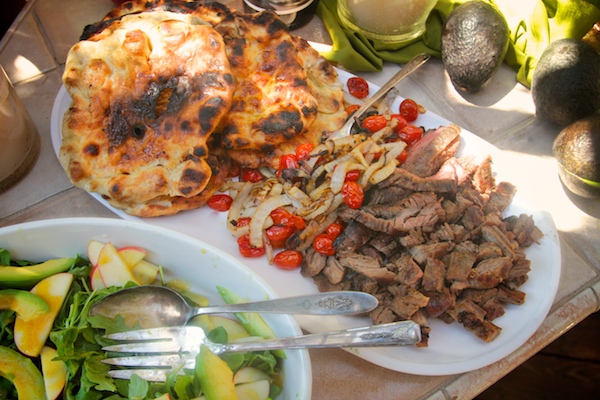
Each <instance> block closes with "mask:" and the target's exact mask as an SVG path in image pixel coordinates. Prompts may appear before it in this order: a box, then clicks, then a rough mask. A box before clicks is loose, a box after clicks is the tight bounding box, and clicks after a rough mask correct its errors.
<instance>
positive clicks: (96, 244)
mask: <svg viewBox="0 0 600 400" xmlns="http://www.w3.org/2000/svg"><path fill="white" fill-rule="evenodd" d="M103 247H104V243H102V242H100V241H98V240H90V242H89V243H88V246H87V253H88V260H90V263H91V264H92V265H93V266H94V267H95V266H96V265H98V256H100V250H102V248H103Z"/></svg>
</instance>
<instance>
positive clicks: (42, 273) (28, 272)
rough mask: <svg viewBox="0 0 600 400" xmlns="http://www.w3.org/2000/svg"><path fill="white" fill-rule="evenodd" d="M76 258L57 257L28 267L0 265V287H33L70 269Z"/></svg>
mask: <svg viewBox="0 0 600 400" xmlns="http://www.w3.org/2000/svg"><path fill="white" fill-rule="evenodd" d="M74 262H75V259H74V258H55V259H51V260H48V261H45V262H43V263H40V264H36V265H31V266H27V267H13V266H0V288H2V287H4V288H16V289H31V288H32V287H33V286H34V285H35V284H36V283H38V282H39V281H41V280H42V279H44V278H47V277H48V276H50V275H54V274H58V273H59V272H65V271H68V270H69V269H70V268H71V267H72V266H73V263H74Z"/></svg>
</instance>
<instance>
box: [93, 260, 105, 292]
mask: <svg viewBox="0 0 600 400" xmlns="http://www.w3.org/2000/svg"><path fill="white" fill-rule="evenodd" d="M90 285H91V286H92V290H100V289H104V288H106V286H104V281H103V280H102V275H100V268H98V266H97V265H96V266H95V267H94V268H93V269H92V274H91V276H90Z"/></svg>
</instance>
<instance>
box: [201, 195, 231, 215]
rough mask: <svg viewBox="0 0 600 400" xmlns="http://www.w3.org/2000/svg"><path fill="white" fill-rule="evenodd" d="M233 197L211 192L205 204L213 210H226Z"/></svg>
mask: <svg viewBox="0 0 600 400" xmlns="http://www.w3.org/2000/svg"><path fill="white" fill-rule="evenodd" d="M231 203H233V199H232V198H231V196H230V195H228V194H224V193H223V194H221V193H219V194H213V195H212V196H211V197H210V198H209V199H208V201H207V202H206V204H207V205H208V206H209V207H210V208H212V209H213V210H215V211H228V210H229V207H231Z"/></svg>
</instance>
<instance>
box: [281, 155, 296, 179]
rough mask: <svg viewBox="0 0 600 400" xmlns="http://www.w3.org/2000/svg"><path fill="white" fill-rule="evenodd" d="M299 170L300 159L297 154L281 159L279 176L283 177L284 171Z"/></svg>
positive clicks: (284, 156) (283, 156)
mask: <svg viewBox="0 0 600 400" xmlns="http://www.w3.org/2000/svg"><path fill="white" fill-rule="evenodd" d="M293 168H298V158H297V157H296V155H295V154H284V155H282V156H281V157H279V169H278V170H277V176H281V174H282V172H283V170H284V169H293Z"/></svg>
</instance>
